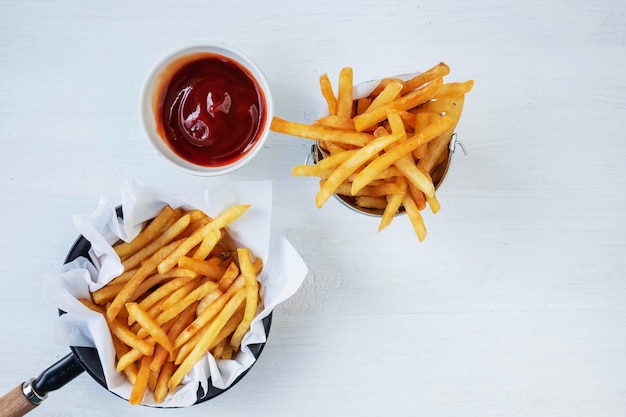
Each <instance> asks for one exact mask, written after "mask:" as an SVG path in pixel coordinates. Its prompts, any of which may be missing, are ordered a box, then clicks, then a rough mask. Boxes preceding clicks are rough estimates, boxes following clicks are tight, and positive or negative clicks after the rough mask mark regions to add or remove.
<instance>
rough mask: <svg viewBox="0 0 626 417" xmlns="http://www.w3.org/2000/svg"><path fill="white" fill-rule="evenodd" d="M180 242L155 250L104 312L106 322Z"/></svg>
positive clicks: (113, 317)
mask: <svg viewBox="0 0 626 417" xmlns="http://www.w3.org/2000/svg"><path fill="white" fill-rule="evenodd" d="M180 244H181V241H174V242H172V243H169V244H168V245H167V246H164V247H162V248H161V249H159V250H157V251H156V253H155V254H154V255H152V256H151V257H150V258H149V259H148V260H147V261H146V262H144V263H143V264H142V265H141V266H140V267H139V269H138V270H137V272H136V273H135V275H133V277H132V278H131V279H130V280H129V281H128V282H127V283H126V284H125V285H124V287H123V288H122V289H121V290H120V292H119V293H117V295H116V296H115V298H114V299H113V301H112V302H111V304H110V305H109V306H108V308H107V311H106V316H107V319H108V320H110V321H111V320H113V319H115V317H117V315H118V314H119V312H120V310H121V309H122V308H123V307H124V304H126V303H127V302H128V301H129V300H130V298H131V296H132V295H133V293H134V292H135V291H136V290H137V288H138V287H139V286H140V285H141V283H142V282H143V281H144V280H145V279H146V278H148V276H149V275H150V274H152V273H153V272H154V271H155V270H156V268H157V265H158V264H159V263H160V262H161V261H162V260H163V259H166V258H167V257H168V256H169V255H170V254H171V253H172V252H173V251H174V250H175V249H176V248H177V247H178V246H180Z"/></svg>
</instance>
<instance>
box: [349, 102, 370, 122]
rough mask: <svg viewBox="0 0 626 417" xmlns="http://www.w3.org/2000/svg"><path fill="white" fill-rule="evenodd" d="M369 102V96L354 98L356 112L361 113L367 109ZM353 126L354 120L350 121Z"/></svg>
mask: <svg viewBox="0 0 626 417" xmlns="http://www.w3.org/2000/svg"><path fill="white" fill-rule="evenodd" d="M370 104H372V99H371V98H369V97H361V98H358V99H357V100H356V114H363V113H365V112H366V111H367V109H368V108H369V106H370ZM352 126H354V122H353V123H352Z"/></svg>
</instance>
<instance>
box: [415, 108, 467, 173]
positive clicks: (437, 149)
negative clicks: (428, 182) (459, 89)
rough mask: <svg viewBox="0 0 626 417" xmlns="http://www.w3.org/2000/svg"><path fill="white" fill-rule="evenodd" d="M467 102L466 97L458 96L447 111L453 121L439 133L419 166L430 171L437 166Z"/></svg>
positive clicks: (447, 115)
mask: <svg viewBox="0 0 626 417" xmlns="http://www.w3.org/2000/svg"><path fill="white" fill-rule="evenodd" d="M464 103H465V98H464V97H458V98H457V99H456V101H455V104H454V106H453V107H451V108H450V109H449V110H448V112H447V113H446V117H448V118H450V120H451V121H452V123H451V124H450V126H448V128H447V129H446V130H444V131H443V132H441V133H440V134H439V135H438V138H437V139H436V140H434V141H433V142H432V143H430V144H429V145H428V147H427V148H426V153H425V155H424V156H423V158H422V159H420V161H419V162H418V163H417V166H418V168H421V169H422V170H424V171H427V172H430V170H431V169H433V167H434V166H435V163H436V161H437V160H438V159H439V157H440V155H441V154H442V153H443V152H445V150H446V149H447V147H448V146H449V144H450V137H451V136H452V133H453V132H454V129H455V128H456V125H457V123H458V122H459V119H460V117H461V112H462V111H463V105H464Z"/></svg>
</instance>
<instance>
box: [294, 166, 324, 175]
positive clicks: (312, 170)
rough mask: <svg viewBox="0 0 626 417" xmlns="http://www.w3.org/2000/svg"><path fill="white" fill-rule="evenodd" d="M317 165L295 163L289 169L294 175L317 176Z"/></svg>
mask: <svg viewBox="0 0 626 417" xmlns="http://www.w3.org/2000/svg"><path fill="white" fill-rule="evenodd" d="M318 171H319V169H317V167H316V166H315V165H296V166H294V167H293V168H292V170H291V175H293V176H294V177H316V176H318Z"/></svg>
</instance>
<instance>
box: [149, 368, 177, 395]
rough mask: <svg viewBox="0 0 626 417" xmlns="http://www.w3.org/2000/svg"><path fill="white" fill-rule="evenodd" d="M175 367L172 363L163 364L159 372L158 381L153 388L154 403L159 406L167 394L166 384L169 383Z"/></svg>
mask: <svg viewBox="0 0 626 417" xmlns="http://www.w3.org/2000/svg"><path fill="white" fill-rule="evenodd" d="M175 368H176V365H174V362H165V363H164V364H163V366H162V368H161V372H159V379H158V380H157V384H156V387H155V388H154V402H155V403H157V404H160V403H162V402H163V400H165V397H166V396H167V393H168V392H169V390H168V387H167V383H168V382H169V380H170V378H171V377H172V374H173V373H174V369H175Z"/></svg>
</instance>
